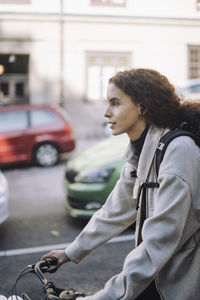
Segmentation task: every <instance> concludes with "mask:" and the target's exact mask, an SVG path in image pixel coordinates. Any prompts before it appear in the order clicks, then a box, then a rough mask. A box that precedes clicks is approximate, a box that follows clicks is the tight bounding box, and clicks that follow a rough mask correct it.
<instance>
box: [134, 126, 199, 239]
mask: <svg viewBox="0 0 200 300" xmlns="http://www.w3.org/2000/svg"><path fill="white" fill-rule="evenodd" d="M182 135H183V136H189V137H191V138H192V139H193V140H194V141H195V143H196V144H197V145H198V146H199V147H200V128H199V127H194V126H191V125H190V124H189V123H187V122H182V123H181V124H180V126H179V127H177V128H176V129H173V130H170V131H169V132H167V133H166V134H165V135H163V136H162V138H161V139H160V142H159V144H158V147H157V149H156V153H155V156H156V158H155V159H156V175H157V177H158V173H159V167H160V164H161V162H162V160H163V157H164V154H165V151H166V149H167V146H168V145H169V143H170V142H171V141H172V140H173V139H175V138H176V137H179V136H182ZM133 177H135V176H133ZM158 187H159V183H158V182H144V183H142V185H141V186H140V188H139V192H138V196H137V204H136V210H138V208H139V201H140V197H142V199H141V204H140V205H141V216H140V220H141V222H140V226H139V229H138V244H140V243H141V242H142V227H143V224H144V221H145V219H146V190H147V189H149V188H158Z"/></svg>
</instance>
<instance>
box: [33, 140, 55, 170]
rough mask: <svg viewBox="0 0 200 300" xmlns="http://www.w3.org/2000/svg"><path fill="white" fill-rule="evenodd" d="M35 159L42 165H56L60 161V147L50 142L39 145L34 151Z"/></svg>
mask: <svg viewBox="0 0 200 300" xmlns="http://www.w3.org/2000/svg"><path fill="white" fill-rule="evenodd" d="M34 161H35V162H36V163H37V164H38V165H39V166H42V167H50V166H54V165H56V164H57V163H58V161H59V151H58V148H57V147H56V146H55V145H53V144H50V143H44V144H41V145H39V146H38V147H37V148H36V150H35V152H34Z"/></svg>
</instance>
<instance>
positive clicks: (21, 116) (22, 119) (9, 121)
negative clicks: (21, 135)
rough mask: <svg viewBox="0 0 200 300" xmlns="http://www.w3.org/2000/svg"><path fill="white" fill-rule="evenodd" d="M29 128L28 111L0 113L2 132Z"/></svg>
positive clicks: (0, 128) (0, 130) (0, 129)
mask: <svg viewBox="0 0 200 300" xmlns="http://www.w3.org/2000/svg"><path fill="white" fill-rule="evenodd" d="M27 127H28V117H27V112H26V111H9V112H0V132H8V131H14V130H23V129H27Z"/></svg>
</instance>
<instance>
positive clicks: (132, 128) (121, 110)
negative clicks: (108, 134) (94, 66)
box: [104, 83, 146, 140]
mask: <svg viewBox="0 0 200 300" xmlns="http://www.w3.org/2000/svg"><path fill="white" fill-rule="evenodd" d="M107 100H108V107H107V109H106V111H105V114H104V116H105V117H106V118H107V119H108V123H109V124H110V128H111V130H112V134H113V135H119V134H122V133H127V134H128V136H129V138H130V139H131V140H136V139H137V138H139V137H140V135H141V134H142V132H143V130H144V129H145V127H146V121H145V118H144V117H143V116H141V115H140V105H139V104H135V103H134V102H133V100H132V99H131V97H130V96H129V95H127V94H125V93H124V92H123V91H122V90H121V89H120V88H118V87H117V86H116V85H115V84H114V83H109V85H108V89H107Z"/></svg>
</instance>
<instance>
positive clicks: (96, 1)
mask: <svg viewBox="0 0 200 300" xmlns="http://www.w3.org/2000/svg"><path fill="white" fill-rule="evenodd" d="M91 4H92V5H107V6H125V5H126V0H91Z"/></svg>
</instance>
